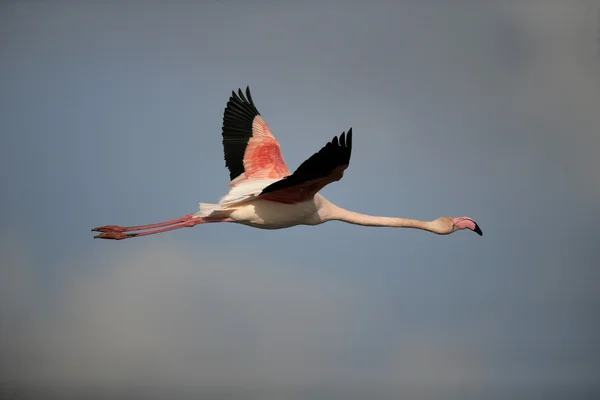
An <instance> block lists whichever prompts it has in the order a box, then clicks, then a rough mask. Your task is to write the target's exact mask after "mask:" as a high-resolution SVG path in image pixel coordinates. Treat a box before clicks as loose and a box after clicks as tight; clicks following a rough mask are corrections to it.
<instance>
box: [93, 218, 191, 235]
mask: <svg viewBox="0 0 600 400" xmlns="http://www.w3.org/2000/svg"><path fill="white" fill-rule="evenodd" d="M190 218H192V214H188V215H184V216H183V217H181V218H176V219H172V220H169V221H164V222H159V223H156V224H148V225H138V226H118V225H105V226H100V227H98V228H94V229H92V232H128V231H141V230H143V229H151V228H160V227H163V226H169V225H175V224H179V223H181V222H186V221H188V220H189V219H190Z"/></svg>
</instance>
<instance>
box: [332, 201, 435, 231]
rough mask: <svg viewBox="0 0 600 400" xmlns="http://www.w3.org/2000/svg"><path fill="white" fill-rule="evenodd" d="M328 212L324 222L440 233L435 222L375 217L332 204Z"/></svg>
mask: <svg viewBox="0 0 600 400" xmlns="http://www.w3.org/2000/svg"><path fill="white" fill-rule="evenodd" d="M327 209H328V210H327V212H326V213H325V215H324V218H323V220H324V221H343V222H347V223H349V224H354V225H361V226H379V227H391V228H413V229H421V230H425V231H429V232H433V233H439V232H438V229H437V227H436V226H435V225H434V224H433V221H421V220H418V219H410V218H395V217H379V216H374V215H367V214H361V213H357V212H354V211H350V210H346V209H344V208H341V207H338V206H336V205H334V204H332V203H329V204H328V207H327Z"/></svg>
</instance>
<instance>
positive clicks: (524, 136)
mask: <svg viewBox="0 0 600 400" xmlns="http://www.w3.org/2000/svg"><path fill="white" fill-rule="evenodd" d="M0 8H1V12H0V59H2V62H1V63H0V87H1V88H2V90H1V91H0V131H1V132H2V136H1V137H0V140H1V142H0V187H1V188H2V198H3V200H2V203H3V204H2V207H1V208H0V213H1V215H0V249H2V250H1V251H0V321H2V323H1V324H0V334H1V335H0V337H1V338H2V339H1V341H0V354H3V356H0V360H2V361H0V376H2V377H6V378H7V379H18V380H20V381H22V382H29V383H31V384H37V383H60V384H66V385H71V384H80V383H89V382H91V383H98V384H111V383H113V382H117V381H126V382H129V381H131V382H140V383H141V384H143V383H144V382H149V381H153V382H156V381H160V382H164V383H165V384H172V383H175V384H177V383H178V382H194V383H198V382H200V383H202V382H208V383H215V382H217V383H220V384H223V385H237V384H245V383H248V382H249V383H252V384H257V385H263V386H265V387H269V385H277V384H280V383H286V384H287V383H290V384H307V385H310V384H319V383H333V384H336V385H341V386H343V384H345V383H348V382H354V383H356V382H359V383H365V384H378V383H386V384H390V385H392V386H393V385H397V384H400V383H401V382H411V383H416V384H422V385H431V384H432V382H439V383H450V384H454V383H468V384H471V385H484V384H497V385H514V384H517V383H519V382H525V383H531V384H533V385H539V386H540V387H542V386H543V385H548V384H549V383H551V382H564V383H593V382H597V377H598V374H599V373H600V348H599V347H598V340H597V338H598V337H599V336H600V323H599V322H600V321H599V319H598V316H597V315H598V313H597V306H598V302H599V297H598V296H599V294H598V293H600V291H599V289H600V288H599V286H598V282H599V281H600V280H599V278H600V275H599V272H598V264H599V263H598V250H597V247H596V246H597V244H598V243H597V242H598V241H597V226H598V222H600V211H598V207H597V205H598V203H599V202H600V178H599V176H600V175H599V174H598V171H600V162H599V161H598V157H597V155H596V153H597V149H598V148H599V146H600V134H599V132H600V117H599V114H598V104H600V53H598V50H597V49H598V46H599V44H598V42H597V36H598V35H597V32H598V30H599V29H600V27H598V18H597V15H598V12H599V11H598V10H599V9H600V7H599V5H598V3H597V2H594V1H589V2H585V1H574V2H569V3H568V2H545V3H544V2H523V3H508V2H507V3H504V2H503V3H500V2H498V3H493V4H492V3H490V4H485V5H484V4H480V5H477V4H474V3H472V2H460V1H455V2H452V3H450V2H448V3H447V4H446V3H444V5H441V4H440V3H438V2H435V4H434V2H422V3H418V4H417V2H397V3H394V4H392V3H391V2H389V3H384V2H381V3H377V4H375V3H374V4H369V5H367V4H366V3H361V2H352V3H344V5H342V4H341V3H339V2H334V1H328V2H324V3H322V4H321V5H319V6H317V5H315V4H303V5H299V4H293V3H292V2H280V3H277V4H272V2H260V1H256V2H253V3H242V2H212V3H208V4H202V3H196V4H169V5H166V4H159V3H154V4H146V5H145V6H144V7H141V6H140V5H139V4H134V3H129V4H117V3H112V2H111V3H109V4H105V5H100V4H78V5H73V4H68V5H67V4H62V5H60V4H54V5H50V4H44V3H40V2H17V1H12V2H4V3H3V5H2V6H0ZM246 85H250V87H251V89H252V94H253V98H254V101H255V103H256V104H257V107H258V109H259V110H260V111H261V113H262V115H263V116H264V118H265V119H266V121H267V123H268V124H269V126H270V127H271V130H272V131H273V132H274V134H275V135H276V137H277V138H278V140H279V141H280V143H281V146H282V151H283V153H284V157H285V159H286V161H287V163H288V165H289V166H290V169H292V170H293V169H295V168H296V167H297V166H298V165H299V164H300V163H301V162H302V161H304V160H305V159H306V158H308V157H309V156H310V155H312V154H313V153H314V152H316V151H317V150H319V149H320V148H321V147H322V146H323V145H324V144H325V143H326V142H327V141H329V140H330V139H331V137H333V136H334V135H338V134H340V133H341V132H342V131H345V130H347V129H348V128H349V127H352V128H353V132H354V148H353V154H352V160H351V165H350V167H349V168H348V170H347V171H346V174H345V176H344V178H343V179H342V180H341V181H340V182H337V183H335V184H332V185H330V186H328V187H326V188H325V189H324V191H323V194H324V195H325V196H326V197H327V198H328V199H329V200H330V201H332V202H334V203H336V204H338V205H340V206H342V207H345V208H348V209H351V210H355V211H359V212H365V213H368V214H372V215H386V216H402V217H411V218H419V219H435V218H437V217H439V216H442V215H453V216H460V215H469V216H471V217H473V218H474V219H475V220H476V221H477V222H478V223H479V224H480V225H481V227H482V229H483V231H484V233H485V235H484V236H483V237H482V238H480V237H479V236H477V235H474V234H469V233H468V232H459V233H457V234H454V235H451V236H447V237H439V236H435V235H432V234H429V233H426V232H418V231H412V230H394V229H378V228H364V227H357V226H351V225H346V224H343V223H334V222H331V223H328V224H325V225H322V226H319V227H296V228H292V229H287V230H281V231H261V230H253V229H251V228H248V227H244V226H234V225H230V224H222V225H219V224H215V225H210V226H198V227H196V228H194V229H189V230H180V231H175V232H171V233H168V234H164V235H157V236H154V237H146V238H140V239H139V240H137V239H136V240H131V241H129V240H128V241H122V242H111V241H97V240H92V236H93V235H92V234H91V233H90V232H89V229H90V228H92V227H95V226H98V225H104V224H123V225H133V224H143V223H151V222H156V221H160V220H163V219H170V218H175V217H178V216H181V215H184V214H187V213H190V212H194V211H195V210H196V209H197V203H198V202H199V201H203V202H214V201H216V200H217V199H218V198H219V197H220V196H222V195H223V194H224V193H226V191H227V190H228V187H227V184H228V172H227V169H226V168H225V165H224V160H223V157H222V148H221V135H220V130H221V124H222V113H223V109H224V107H225V104H226V101H227V99H228V97H229V94H230V91H231V90H232V89H237V88H238V87H245V86H246Z"/></svg>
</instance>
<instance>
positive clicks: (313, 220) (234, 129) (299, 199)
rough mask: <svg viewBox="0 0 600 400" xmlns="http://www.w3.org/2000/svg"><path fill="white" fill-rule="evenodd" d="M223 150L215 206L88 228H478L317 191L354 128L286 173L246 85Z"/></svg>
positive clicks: (229, 117) (112, 231) (332, 174)
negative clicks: (363, 206) (345, 202)
mask: <svg viewBox="0 0 600 400" xmlns="http://www.w3.org/2000/svg"><path fill="white" fill-rule="evenodd" d="M222 136H223V149H224V154H225V164H226V166H227V168H228V169H229V175H230V179H231V182H230V187H231V189H230V190H229V193H227V195H225V196H223V197H222V198H221V199H220V201H219V202H218V203H216V204H213V203H200V210H199V211H198V212H195V213H192V214H188V215H185V216H183V217H181V218H176V219H172V220H169V221H165V222H159V223H156V224H149V225H139V226H127V227H123V226H118V225H106V226H102V227H98V228H94V229H92V231H95V232H100V234H98V235H96V236H94V238H98V239H113V240H122V239H129V238H134V237H140V236H146V235H152V234H156V233H161V232H167V231H172V230H174V229H179V228H185V227H193V226H196V225H199V224H205V223H213V222H234V223H238V224H242V225H247V226H250V227H254V228H261V229H282V228H289V227H292V226H296V225H319V224H322V223H324V222H328V221H343V222H347V223H350V224H356V225H362V226H378V227H395V228H415V229H421V230H425V231H428V232H432V233H435V234H439V235H447V234H450V233H453V232H456V231H459V230H463V229H468V230H471V231H474V232H476V233H477V234H479V235H480V236H481V235H483V232H482V231H481V229H480V228H479V226H478V225H477V223H476V222H475V221H474V220H473V219H472V218H470V217H456V218H453V217H441V218H438V219H436V220H433V221H421V220H416V219H408V218H392V217H378V216H371V215H366V214H359V213H357V212H353V211H349V210H346V209H344V208H341V207H338V206H336V205H335V204H333V203H331V202H330V201H328V200H327V199H326V198H325V197H323V195H321V194H320V193H319V192H320V190H321V189H323V188H324V187H325V186H326V185H328V184H330V183H332V182H335V181H339V180H340V179H341V178H342V176H343V175H344V171H345V170H346V168H347V167H348V165H349V163H350V154H351V152H352V128H350V129H349V130H348V132H347V133H346V132H343V133H342V134H341V135H340V136H339V138H338V137H337V136H335V137H334V138H333V139H332V140H331V141H330V142H329V143H327V144H326V145H325V146H324V147H323V148H322V149H321V150H319V151H318V152H317V153H315V154H314V155H312V156H311V157H310V158H309V159H307V160H306V161H304V162H303V163H302V164H301V165H300V166H299V167H298V169H296V171H294V173H291V172H290V170H289V168H288V166H287V164H286V162H285V160H284V159H283V156H282V154H281V150H280V145H279V142H278V141H277V139H275V136H273V133H272V132H271V130H270V129H269V127H268V125H267V124H266V122H265V120H264V119H263V117H262V116H261V114H260V113H259V111H258V109H257V108H256V106H255V104H254V101H253V100H252V95H251V94H250V88H249V87H246V95H245V96H244V93H243V92H242V90H241V89H238V93H237V94H236V93H235V91H232V93H231V97H230V98H229V101H228V103H227V106H226V108H225V113H224V116H223V129H222Z"/></svg>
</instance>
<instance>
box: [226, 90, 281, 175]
mask: <svg viewBox="0 0 600 400" xmlns="http://www.w3.org/2000/svg"><path fill="white" fill-rule="evenodd" d="M223 150H224V153H225V165H226V166H227V168H228V169H229V176H230V179H231V186H235V185H236V184H238V183H240V182H242V181H244V180H249V179H261V180H262V179H281V178H284V177H286V176H288V175H290V170H289V168H288V166H287V165H286V163H285V160H284V159H283V155H282V154H281V150H280V146H279V142H278V141H277V139H275V136H273V133H272V132H271V130H270V129H269V126H268V125H267V123H266V122H265V120H264V119H263V117H262V116H261V115H260V113H259V112H258V110H257V109H256V106H255V105H254V102H253V101H252V96H251V94H250V88H249V87H246V96H244V94H243V93H242V90H241V89H239V90H238V93H237V94H236V93H235V92H231V97H230V98H229V101H228V102H227V107H225V113H224V115H223Z"/></svg>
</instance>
